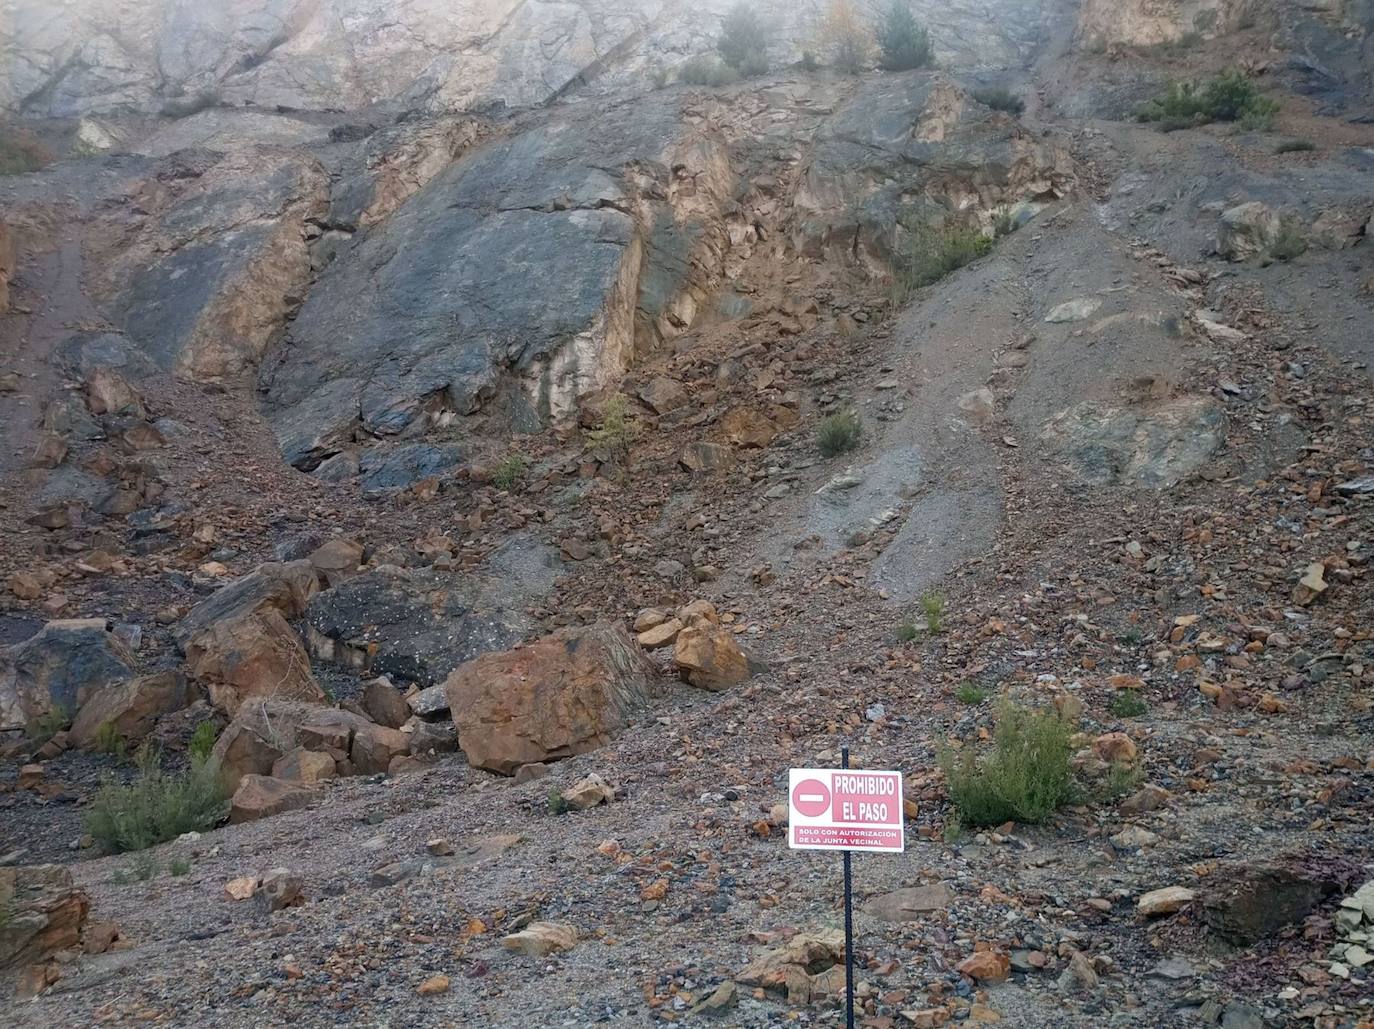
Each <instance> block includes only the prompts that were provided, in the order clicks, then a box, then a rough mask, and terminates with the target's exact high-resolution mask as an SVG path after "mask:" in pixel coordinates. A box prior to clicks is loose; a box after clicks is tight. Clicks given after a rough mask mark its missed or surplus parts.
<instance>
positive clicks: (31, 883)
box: [0, 865, 91, 970]
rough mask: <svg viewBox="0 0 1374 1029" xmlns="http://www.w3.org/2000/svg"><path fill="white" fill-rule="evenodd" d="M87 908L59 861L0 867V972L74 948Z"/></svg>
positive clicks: (81, 895)
mask: <svg viewBox="0 0 1374 1029" xmlns="http://www.w3.org/2000/svg"><path fill="white" fill-rule="evenodd" d="M90 906H91V902H90V898H89V897H88V896H87V895H86V893H85V891H84V890H81V889H79V888H77V887H76V886H75V885H74V883H73V881H72V873H71V870H70V869H69V868H67V867H65V866H63V865H20V866H6V867H0V911H3V912H5V915H6V917H5V919H4V921H3V923H0V970H9V969H15V968H20V967H22V966H24V965H29V964H37V963H42V962H45V961H47V960H48V959H49V958H51V957H53V956H55V955H57V954H58V953H59V952H62V951H74V950H77V949H79V946H80V940H81V932H82V928H83V927H84V926H85V924H86V915H87V912H88V911H89V910H90Z"/></svg>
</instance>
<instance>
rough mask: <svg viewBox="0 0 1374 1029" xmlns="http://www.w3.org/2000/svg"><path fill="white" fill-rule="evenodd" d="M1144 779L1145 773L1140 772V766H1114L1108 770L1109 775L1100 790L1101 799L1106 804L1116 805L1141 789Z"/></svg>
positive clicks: (1120, 764) (1127, 764)
mask: <svg viewBox="0 0 1374 1029" xmlns="http://www.w3.org/2000/svg"><path fill="white" fill-rule="evenodd" d="M1144 779H1145V773H1144V772H1142V771H1141V770H1140V766H1139V765H1137V764H1129V763H1126V764H1123V763H1118V764H1113V765H1112V767H1111V768H1109V769H1107V775H1106V777H1105V778H1103V780H1102V784H1101V786H1100V787H1099V788H1098V791H1097V792H1098V796H1099V799H1100V800H1102V801H1103V802H1104V803H1108V804H1114V803H1116V802H1117V801H1118V800H1121V799H1122V798H1123V797H1129V796H1130V795H1131V794H1132V793H1134V792H1135V791H1136V790H1138V789H1140V784H1141V783H1142V782H1143V781H1144Z"/></svg>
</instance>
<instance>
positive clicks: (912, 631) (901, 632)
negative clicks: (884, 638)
mask: <svg viewBox="0 0 1374 1029" xmlns="http://www.w3.org/2000/svg"><path fill="white" fill-rule="evenodd" d="M919 635H921V630H920V629H918V628H916V624H915V623H914V622H911V621H905V622H903V623H902V624H901V625H899V626H897V639H898V640H900V641H901V642H902V643H910V642H911V641H912V640H914V639H915V638H916V637H917V636H919Z"/></svg>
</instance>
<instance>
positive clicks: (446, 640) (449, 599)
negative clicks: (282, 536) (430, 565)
mask: <svg viewBox="0 0 1374 1029" xmlns="http://www.w3.org/2000/svg"><path fill="white" fill-rule="evenodd" d="M511 599H512V598H509V597H507V596H506V592H505V589H504V588H503V587H501V586H500V584H497V583H493V582H491V581H489V580H487V579H485V578H482V577H479V576H472V575H457V574H449V573H445V572H434V571H428V570H406V569H402V568H397V567H395V566H392V565H383V566H381V567H379V568H376V569H373V570H372V571H369V572H366V573H364V574H362V575H358V576H355V577H354V578H352V579H349V580H348V581H346V582H342V583H340V584H339V585H338V586H336V587H334V588H333V589H331V590H327V591H325V592H323V593H320V594H317V595H316V596H315V597H313V598H312V599H311V601H310V604H309V607H308V611H307V614H306V624H307V626H308V629H307V636H308V639H309V643H310V648H311V650H312V651H313V652H314V653H315V655H316V656H317V657H319V658H321V659H322V660H326V661H331V662H334V663H336V664H340V665H343V666H345V667H347V668H355V669H359V670H362V669H369V670H371V671H372V672H374V673H377V674H380V675H388V676H392V677H394V678H396V679H403V680H405V681H407V682H416V683H420V684H421V685H424V686H431V685H434V684H436V683H440V682H442V681H443V679H444V676H446V675H447V674H448V673H449V672H451V671H452V670H453V669H455V668H457V667H458V666H459V665H460V664H462V663H463V662H464V661H468V660H471V659H472V658H474V657H476V656H477V655H479V654H484V653H486V652H487V651H491V650H504V649H505V648H507V647H509V646H511V645H513V644H514V643H516V642H517V641H519V640H520V639H522V638H523V637H524V636H525V635H526V634H527V633H528V631H529V624H530V623H529V619H528V617H527V616H526V615H525V613H524V610H523V606H524V605H519V606H517V604H516V603H513V602H511Z"/></svg>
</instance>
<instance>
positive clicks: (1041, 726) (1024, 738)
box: [940, 701, 1074, 826]
mask: <svg viewBox="0 0 1374 1029" xmlns="http://www.w3.org/2000/svg"><path fill="white" fill-rule="evenodd" d="M1072 734H1073V726H1072V725H1071V724H1070V723H1069V722H1068V721H1067V720H1065V719H1063V718H1061V717H1060V716H1059V715H1058V714H1056V713H1055V712H1054V711H1048V710H1047V711H1034V710H1030V709H1027V708H1020V707H1017V706H1016V705H1014V704H1012V703H1011V702H1009V701H1003V702H1002V703H1001V704H1000V705H999V706H998V709H997V727H996V730H995V732H994V735H993V751H992V753H991V754H988V755H986V756H985V757H983V758H982V759H981V760H980V759H979V758H978V755H977V754H976V753H975V748H973V747H969V748H968V749H966V750H965V752H964V753H963V754H962V755H961V756H959V757H957V758H956V757H955V756H954V755H953V754H952V753H951V752H949V751H944V752H942V753H941V755H940V763H941V766H942V767H943V768H944V771H945V779H946V781H947V784H948V789H949V797H950V800H951V801H952V802H953V804H954V807H955V809H956V810H957V811H958V814H959V819H960V822H961V823H962V824H964V825H984V826H986V825H1001V824H1002V823H1003V822H1007V821H1017V822H1026V823H1030V824H1035V823H1038V822H1043V821H1045V819H1047V818H1048V817H1049V816H1050V815H1051V814H1053V813H1054V812H1055V811H1057V810H1058V809H1059V808H1061V807H1063V806H1064V804H1066V803H1068V801H1069V800H1070V799H1071V797H1072V796H1073V789H1074V783H1073V771H1072V768H1071V766H1070V764H1069V760H1070V758H1071V756H1072V753H1073V746H1072V744H1071V743H1070V742H1069V740H1070V737H1071V736H1072Z"/></svg>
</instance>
